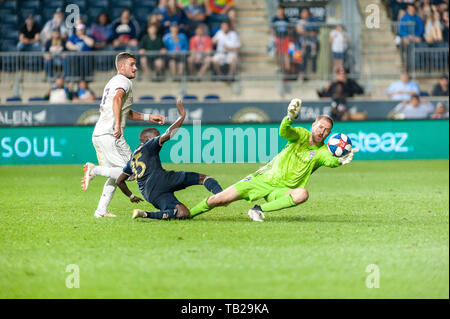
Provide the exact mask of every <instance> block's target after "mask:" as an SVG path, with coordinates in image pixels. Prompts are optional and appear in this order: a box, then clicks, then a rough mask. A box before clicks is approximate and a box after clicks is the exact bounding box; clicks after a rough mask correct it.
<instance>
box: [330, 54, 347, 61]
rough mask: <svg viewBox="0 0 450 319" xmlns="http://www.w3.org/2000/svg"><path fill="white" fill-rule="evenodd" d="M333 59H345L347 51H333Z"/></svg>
mask: <svg viewBox="0 0 450 319" xmlns="http://www.w3.org/2000/svg"><path fill="white" fill-rule="evenodd" d="M332 55H333V59H334V60H344V57H345V53H343V52H342V53H341V52H333V54H332Z"/></svg>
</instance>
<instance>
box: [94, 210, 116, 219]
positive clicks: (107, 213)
mask: <svg viewBox="0 0 450 319" xmlns="http://www.w3.org/2000/svg"><path fill="white" fill-rule="evenodd" d="M94 217H95V218H102V217H117V216H116V215H114V214H112V213H110V212H108V211H106V213H104V214H100V213H99V212H97V211H96V212H95V213H94Z"/></svg>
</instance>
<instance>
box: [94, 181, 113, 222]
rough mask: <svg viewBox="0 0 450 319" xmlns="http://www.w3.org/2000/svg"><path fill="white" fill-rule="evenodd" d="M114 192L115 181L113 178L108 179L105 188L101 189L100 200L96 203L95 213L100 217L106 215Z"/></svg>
mask: <svg viewBox="0 0 450 319" xmlns="http://www.w3.org/2000/svg"><path fill="white" fill-rule="evenodd" d="M115 190H116V180H115V179H113V178H108V180H107V181H106V183H105V186H104V187H103V193H102V196H101V197H100V200H99V202H98V206H97V213H99V214H102V215H103V214H105V213H106V211H107V209H108V205H109V203H110V202H111V200H112V198H113V196H114V192H115Z"/></svg>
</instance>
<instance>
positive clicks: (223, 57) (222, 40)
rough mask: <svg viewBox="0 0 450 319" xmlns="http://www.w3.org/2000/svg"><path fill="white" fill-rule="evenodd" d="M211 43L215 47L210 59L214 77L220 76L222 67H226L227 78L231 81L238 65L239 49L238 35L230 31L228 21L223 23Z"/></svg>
mask: <svg viewBox="0 0 450 319" xmlns="http://www.w3.org/2000/svg"><path fill="white" fill-rule="evenodd" d="M212 41H213V44H215V45H216V54H214V56H213V59H212V60H213V64H214V70H215V72H216V75H219V76H220V75H222V66H223V65H228V66H229V68H228V78H229V80H232V78H233V76H234V74H235V72H236V67H237V63H238V51H239V49H240V47H241V42H240V40H239V36H238V34H237V33H236V31H233V30H231V27H230V22H229V21H223V22H222V23H221V27H220V30H219V31H217V33H216V34H215V35H214V37H213V39H212Z"/></svg>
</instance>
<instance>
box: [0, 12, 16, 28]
mask: <svg viewBox="0 0 450 319" xmlns="http://www.w3.org/2000/svg"><path fill="white" fill-rule="evenodd" d="M18 22H19V19H18V17H17V15H15V14H12V15H7V16H2V24H3V25H5V24H9V25H14V26H17V24H18Z"/></svg>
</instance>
